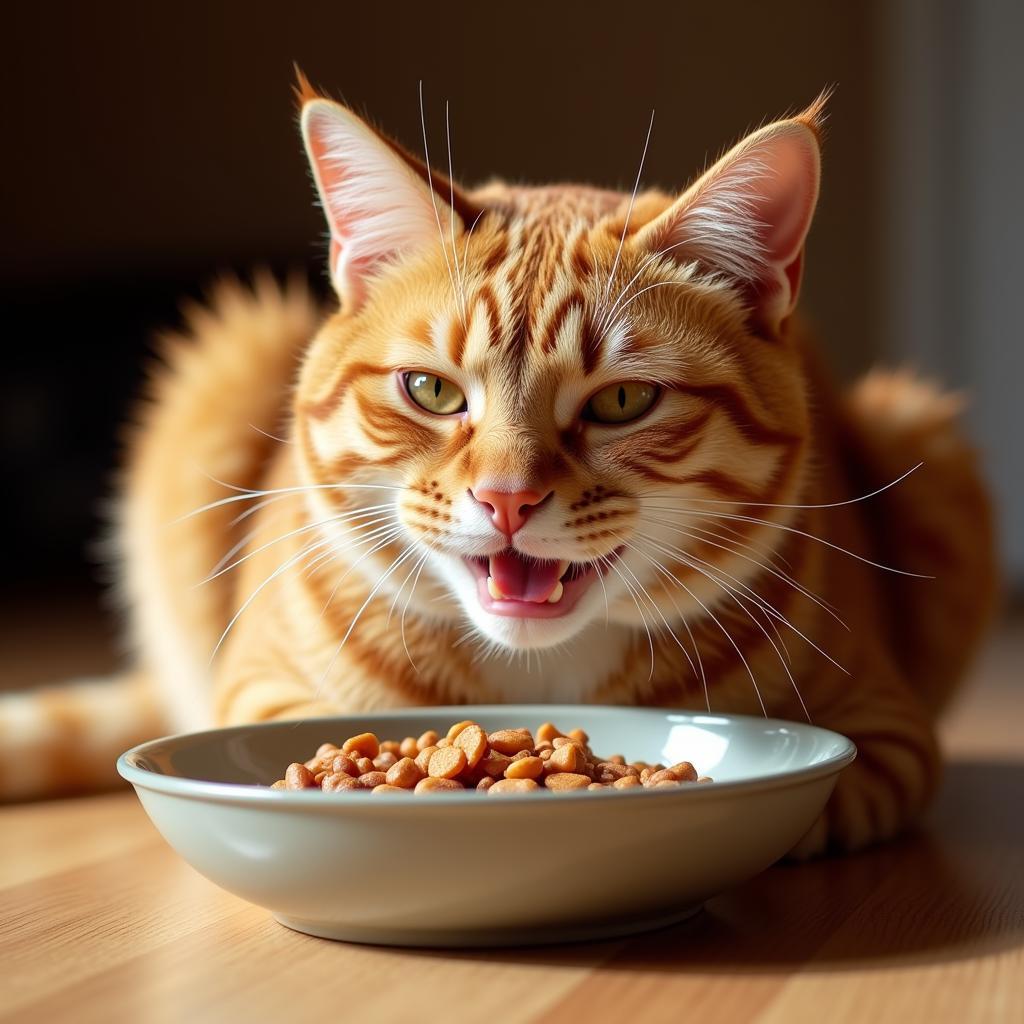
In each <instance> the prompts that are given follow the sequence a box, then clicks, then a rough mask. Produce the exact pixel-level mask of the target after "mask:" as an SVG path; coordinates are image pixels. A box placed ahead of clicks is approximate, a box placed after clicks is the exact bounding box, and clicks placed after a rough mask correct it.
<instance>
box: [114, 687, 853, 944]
mask: <svg viewBox="0 0 1024 1024" xmlns="http://www.w3.org/2000/svg"><path fill="white" fill-rule="evenodd" d="M464 718H472V719H474V720H476V721H479V722H480V723H481V725H483V726H484V728H485V729H488V730H494V729H501V728H509V727H521V726H528V727H530V728H531V729H536V728H537V726H539V725H540V724H541V723H542V722H545V721H549V720H550V721H554V722H556V723H558V724H559V725H560V726H561V727H562V728H566V729H568V728H575V727H577V726H578V727H582V728H583V729H585V730H586V732H587V733H589V735H590V741H591V745H592V747H593V748H594V750H595V751H597V752H598V753H599V754H604V755H610V754H613V753H621V754H624V755H625V756H626V758H627V759H629V760H641V761H648V762H651V763H654V762H657V761H661V762H664V763H665V764H674V763H676V762H678V761H683V760H688V761H692V762H693V764H694V765H695V766H696V767H697V769H698V771H699V772H700V773H701V774H706V775H711V776H713V778H714V780H715V781H714V783H713V784H703V785H692V786H685V787H681V788H679V789H661V790H657V791H655V790H645V791H640V792H637V791H605V792H596V791H595V792H588V791H583V792H574V793H565V794H561V795H559V794H554V793H548V792H540V793H533V794H524V795H522V796H519V795H515V796H506V797H502V798H501V799H498V798H491V797H488V796H485V795H484V794H481V793H476V792H463V793H458V792H456V793H451V794H439V795H434V796H430V797H429V798H428V797H422V796H413V795H412V794H409V795H408V796H406V795H404V794H399V795H389V796H388V797H374V796H371V795H370V794H362V793H359V794H352V793H345V792H339V793H322V792H320V791H319V790H306V791H298V792H289V791H281V790H272V789H269V788H266V787H268V786H269V784H270V783H271V782H273V781H274V779H278V778H281V777H282V776H283V774H284V769H285V767H286V766H287V765H288V764H289V763H290V762H292V761H303V760H306V759H307V758H309V757H310V756H312V753H313V751H314V750H315V749H316V748H317V747H318V746H319V745H320V744H321V743H323V742H325V741H328V740H330V741H332V742H341V740H343V739H345V738H346V737H348V736H351V735H354V734H356V733H360V732H367V731H369V732H374V733H376V734H377V735H378V736H380V737H381V738H382V739H383V738H392V739H400V738H401V737H403V736H418V735H420V734H421V733H422V732H424V731H426V730H427V729H437V730H438V731H441V732H443V731H444V730H445V729H447V727H448V726H449V725H450V724H451V723H452V722H455V721H460V720H462V719H464ZM855 754H856V750H855V748H854V745H853V743H851V742H850V740H848V739H846V738H845V737H844V736H840V735H838V734H837V733H834V732H828V731H827V730H825V729H818V728H814V727H812V726H809V725H802V724H799V723H794V722H783V721H775V720H770V719H768V720H766V719H762V718H748V717H743V716H738V715H736V716H727V715H703V714H684V713H677V712H672V711H665V710H661V709H646V708H618V707H596V706H558V705H519V706H515V705H508V706H500V707H474V706H468V707H466V706H464V707H452V708H421V709H415V710H408V711H392V712H381V713H377V714H367V715H351V716H345V717H338V718H324V719H315V720H311V721H305V722H274V723H270V724H266V725H253V726H240V727H236V728H230V729H215V730H212V731H209V732H200V733H191V734H188V735H182V736H171V737H168V738H166V739H160V740H153V741H152V742H150V743H144V744H142V745H141V746H138V747H135V748H134V749H133V750H129V751H128V752H127V753H126V754H123V755H122V756H121V758H120V760H119V761H118V765H117V767H118V771H120V773H121V775H123V776H124V777H125V778H126V779H127V780H128V781H129V782H130V783H131V784H132V785H133V786H134V787H135V789H136V792H137V793H138V795H139V799H140V800H141V801H142V804H143V806H144V807H145V809H146V812H147V813H148V814H149V816H150V818H151V819H152V820H153V823H154V824H155V825H156V827H157V828H158V829H159V830H160V832H161V833H162V834H163V836H164V838H165V839H166V840H167V841H168V842H169V843H170V844H171V846H173V847H174V849H175V850H177V851H178V853H179V854H181V856H182V857H184V858H185V860H187V861H188V862H189V863H190V864H191V865H192V866H193V867H194V868H196V870H198V871H200V872H201V873H202V874H204V875H205V876H206V877H207V878H209V879H210V880H211V881H213V882H215V883H216V884H217V885H219V886H221V887H223V888H224V889H227V890H228V891H230V892H233V893H235V894H237V895H238V896H241V897H242V898H243V899H246V900H249V901H250V902H252V903H256V904H259V905H260V906H263V907H267V908H269V909H270V910H271V911H272V912H273V913H274V916H275V917H276V918H277V919H278V921H280V922H281V923H282V924H284V925H287V926H288V927H289V928H295V929H297V930H299V931H302V932H307V933H309V934H311V935H319V936H323V937H325V938H332V939H347V940H350V941H355V942H371V943H385V944H394V945H416V946H470V945H474V946H475V945H510V944H521V943H536V942H563V941H571V940H576V939H585V938H598V937H608V936H612V935H624V934H628V933H631V932H636V931H640V930H643V929H646V928H652V927H657V926H660V925H666V924H669V923H671V922H674V921H678V920H681V919H682V918H685V917H687V916H689V915H690V914H693V913H694V912H695V911H696V910H698V909H699V908H700V906H701V904H702V902H703V901H704V900H706V899H707V898H708V897H710V896H713V895H715V894H716V893H719V892H721V891H722V890H724V889H727V888H729V887H731V886H734V885H737V884H738V883H740V882H743V881H745V880H746V879H748V878H751V877H752V876H753V875H755V874H757V873H758V872H759V871H762V870H763V869H764V868H766V867H768V865H770V864H771V863H772V862H774V861H775V860H777V859H778V858H779V857H781V856H782V855H783V854H784V853H786V852H787V851H788V850H789V849H790V848H791V847H792V846H793V845H794V844H795V843H796V842H797V841H798V840H799V839H800V838H801V836H802V835H803V834H804V833H805V832H806V831H807V829H808V828H810V826H811V825H812V824H813V822H814V820H815V819H816V817H817V816H818V814H819V813H820V811H821V809H822V808H823V807H824V805H825V801H826V800H827V799H828V796H829V794H830V793H831V792H832V788H833V786H834V785H835V782H836V777H837V775H838V774H839V772H840V771H841V770H842V769H843V768H844V767H845V766H846V765H848V764H849V763H850V762H851V761H852V760H853V758H854V756H855Z"/></svg>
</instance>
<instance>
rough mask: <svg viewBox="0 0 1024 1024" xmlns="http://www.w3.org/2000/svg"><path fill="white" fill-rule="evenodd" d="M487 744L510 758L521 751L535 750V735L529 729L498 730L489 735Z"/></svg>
mask: <svg viewBox="0 0 1024 1024" xmlns="http://www.w3.org/2000/svg"><path fill="white" fill-rule="evenodd" d="M487 742H488V744H490V746H491V748H492V749H493V750H497V751H498V753H499V754H507V755H508V756H509V757H511V756H512V755H513V754H518V753H519V751H520V750H533V735H532V733H531V732H530V730H529V729H498V731H497V732H492V733H489V734H488V736H487Z"/></svg>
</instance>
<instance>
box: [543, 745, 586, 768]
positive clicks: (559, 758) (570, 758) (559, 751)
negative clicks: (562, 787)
mask: <svg viewBox="0 0 1024 1024" xmlns="http://www.w3.org/2000/svg"><path fill="white" fill-rule="evenodd" d="M585 765H586V758H585V757H584V756H583V751H582V750H580V748H579V747H577V746H576V744H575V743H566V744H565V745H564V746H561V747H558V748H556V749H555V751H554V752H553V753H552V755H551V756H550V757H549V758H548V759H547V762H546V769H547V771H549V772H579V770H580V769H581V768H583V767H584V766H585Z"/></svg>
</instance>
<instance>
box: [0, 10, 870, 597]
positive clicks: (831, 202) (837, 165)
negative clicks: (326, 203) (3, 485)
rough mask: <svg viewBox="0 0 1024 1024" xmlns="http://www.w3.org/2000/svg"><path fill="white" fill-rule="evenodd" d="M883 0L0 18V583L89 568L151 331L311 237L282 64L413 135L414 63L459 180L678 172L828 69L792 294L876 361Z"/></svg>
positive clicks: (287, 260)
mask: <svg viewBox="0 0 1024 1024" xmlns="http://www.w3.org/2000/svg"><path fill="white" fill-rule="evenodd" d="M884 9H885V4H884V3H882V2H881V0H878V2H877V3H864V4H846V3H834V4H821V3H814V2H797V0H786V2H775V3H772V4H755V3H749V4H719V5H708V4H703V3H701V4H697V3H680V2H674V3H654V4H632V5H626V4H623V3H621V2H617V3H604V2H592V3H561V4H556V3H550V2H547V3H534V2H520V3H516V4H514V5H490V6H487V5H480V4H468V3H462V2H455V3H448V4H445V5H443V6H442V7H436V6H435V7H430V6H422V5H413V4H406V3H399V4H390V5H366V4H360V5H356V4H351V3H348V4H346V3H338V2H336V0H335V2H332V3H306V4H302V5H282V4H274V3H259V2H249V3H239V2H228V0H222V2H208V3H204V4H195V3H188V2H183V3H175V4H173V5H172V4H153V5H145V4H128V3H120V4H119V3H92V4H88V5H86V4H77V3H70V2H65V3H56V4H52V3H51V4H49V5H45V6H44V5H41V4H36V5H18V6H17V7H12V8H9V9H8V11H7V12H6V33H5V36H6V42H5V43H4V46H5V49H6V53H5V55H4V60H3V61H2V62H0V78H2V79H3V88H2V90H0V96H2V97H3V99H2V102H3V103H4V106H5V110H4V135H5V141H6V145H5V147H4V148H5V154H6V155H5V158H4V162H3V174H2V180H3V190H4V202H3V204H2V207H0V210H2V212H0V216H2V218H3V220H2V230H0V275H2V284H0V294H2V298H3V303H4V316H5V320H6V323H7V325H8V328H9V330H10V331H11V332H12V333H11V334H10V335H9V337H10V338H11V339H12V340H11V342H10V343H9V345H8V351H9V352H10V358H11V362H10V364H9V365H8V368H7V371H6V372H5V374H4V376H3V384H2V394H0V398H2V402H0V415H2V417H3V420H2V424H0V425H2V436H3V438H4V462H5V465H4V467H3V468H4V473H5V477H6V479H7V480H8V481H9V482H10V487H11V489H12V492H13V493H16V494H17V500H16V503H14V504H13V505H10V504H8V507H7V508H6V509H5V511H4V515H5V516H6V517H7V518H8V521H6V522H5V523H4V526H5V527H6V528H7V531H6V535H9V536H10V535H13V536H17V537H18V538H20V542H19V544H18V545H17V550H16V551H15V552H14V553H13V555H12V556H11V559H10V561H9V563H8V566H7V572H6V574H5V575H6V580H7V582H9V583H14V582H19V581H20V582H21V583H23V582H24V581H26V580H29V579H38V578H45V577H47V576H58V575H59V576H77V577H79V578H86V577H91V576H92V574H93V570H92V569H91V568H90V567H89V563H88V562H87V561H86V560H84V558H83V555H82V550H83V544H84V541H85V539H86V538H87V537H88V536H90V535H92V534H95V532H96V529H97V520H96V515H95V509H96V507H97V502H98V500H99V499H100V497H101V496H102V495H103V494H104V492H105V491H106V490H107V481H108V480H109V476H110V473H111V471H112V468H113V467H114V465H115V464H116V446H115V444H114V439H115V436H116V434H117V429H118V427H117V425H118V423H119V422H120V421H121V420H122V419H123V417H124V415H125V413H126V410H127V409H128V408H129V407H130V399H131V395H132V394H133V392H134V391H135V389H136V387H137V385H138V381H139V372H140V367H141V366H142V365H143V363H144V360H145V358H146V353H147V345H148V338H149V336H150V333H151V331H152V330H153V329H154V328H156V327H159V326H160V325H162V324H166V323H168V322H173V321H174V319H175V308H176V303H177V300H178V298H179V296H181V295H183V294H185V295H198V294H200V293H201V290H202V287H203V285H204V282H206V281H208V280H209V278H210V276H211V275H212V274H213V273H214V272H215V271H217V270H218V269H220V268H234V269H237V270H239V271H245V270H246V268H248V267H251V266H252V265H254V264H256V263H264V264H269V265H271V266H272V267H275V268H278V269H284V268H287V267H289V266H294V265H300V266H305V267H307V268H308V270H309V273H310V275H311V277H312V279H313V280H314V281H317V282H321V281H322V265H323V261H322V251H321V250H322V244H323V243H322V225H321V223H320V218H319V214H318V212H317V211H316V210H315V208H314V206H313V203H312V190H311V188H310V185H309V182H308V178H307V173H306V170H305V167H304V164H303V160H302V156H301V152H300V146H299V141H298V137H297V133H296V129H295V124H294V108H293V101H292V97H291V83H292V62H293V61H298V62H299V63H300V64H301V65H302V67H303V68H304V69H305V70H306V72H307V73H308V74H309V76H310V77H311V79H312V80H313V81H314V82H315V83H317V84H319V85H322V86H323V87H325V88H327V89H329V90H330V91H332V92H333V93H334V94H336V95H339V96H341V97H343V98H345V99H346V100H347V101H348V102H350V103H351V104H353V105H354V106H355V108H356V109H357V110H360V111H362V112H365V113H366V114H368V115H369V116H370V117H371V118H372V119H374V120H375V121H376V122H377V123H379V124H381V125H382V126H384V127H385V128H386V129H387V130H388V131H390V132H391V133H393V134H395V135H397V136H398V137H399V138H400V139H401V140H402V141H404V142H405V143H407V144H408V145H410V146H411V147H413V148H418V147H419V146H420V144H421V143H420V124H419V112H418V106H417V81H418V80H419V79H421V78H422V79H423V80H424V83H425V90H426V96H427V106H428V118H429V123H428V127H429V129H430V133H431V139H432V143H433V152H434V154H435V157H436V155H437V154H439V153H441V152H442V147H443V140H444V136H443V124H444V122H443V114H444V105H443V100H444V99H445V98H449V99H450V100H451V102H452V142H453V149H454V158H455V171H456V175H457V176H459V177H460V178H462V179H463V180H465V181H468V182H474V181H480V180H483V179H486V178H487V177H490V176H492V175H494V174H500V175H502V176H506V177H510V178H513V179H517V180H524V181H543V180H547V179H576V180H589V181H594V182H598V183H601V184H606V185H618V186H620V187H628V186H629V185H631V184H632V179H633V176H634V175H635V173H636V167H637V163H638V161H639V158H640V152H641V148H642V144H643V137H644V132H645V130H646V125H647V119H648V117H649V114H650V110H651V108H652V107H653V108H655V109H656V112H657V113H656V121H655V127H654V135H653V139H652V144H651V149H650V152H649V154H648V158H647V164H646V170H645V175H644V178H645V181H646V182H647V183H648V184H659V185H662V186H666V187H673V188H674V187H680V186H682V185H684V184H685V183H686V181H687V180H688V179H689V178H690V177H691V176H692V175H693V174H694V173H696V172H697V171H699V170H700V169H701V168H702V167H703V166H704V164H705V162H706V161H707V160H709V159H711V158H713V157H714V156H715V155H716V153H717V152H718V151H719V150H720V149H721V148H722V147H723V146H725V145H727V144H728V143H730V142H732V141H734V140H735V139H736V138H737V137H738V136H739V135H741V134H742V133H743V132H744V131H745V130H747V129H748V128H750V127H753V126H756V125H757V124H759V123H760V122H761V121H762V120H764V119H765V118H770V117H772V116H775V115H778V114H781V113H784V112H786V111H788V110H792V109H794V108H799V107H800V106H803V105H804V104H806V103H807V102H809V101H810V100H811V99H813V98H814V96H815V95H816V94H817V93H818V92H819V90H820V89H821V88H822V87H823V86H825V85H828V84H833V83H835V84H836V85H837V86H838V88H837V91H836V94H835V97H834V99H833V101H832V104H831V108H830V110H831V118H830V122H829V129H828V139H827V145H826V154H825V181H824V191H823V196H822V201H821V206H820V212H819V215H818V219H817V222H816V225H815V228H814V230H813V233H812V237H811V242H810V255H809V265H808V271H807V278H806V284H805V293H804V295H805V309H806V310H807V312H808V313H809V314H810V315H811V316H812V317H813V318H814V319H815V320H816V321H817V322H818V324H819V326H820V328H821V331H822V336H823V339H824V341H825V344H826V346H827V348H828V350H829V352H830V354H831V356H832V359H833V362H834V363H835V365H836V366H837V368H838V369H839V371H840V372H841V373H843V374H846V375H849V374H850V373H853V372H855V371H857V370H859V369H862V368H864V367H866V366H867V365H869V364H870V363H871V362H872V361H874V360H875V359H877V358H879V357H880V356H882V355H883V354H884V352H883V347H882V341H881V340H880V339H883V338H884V337H885V336H886V331H885V326H884V324H883V323H882V317H883V307H882V306H881V304H880V296H881V295H882V293H883V291H884V288H883V282H882V281H881V280H880V275H879V272H878V265H879V259H878V250H879V245H880V244H881V242H880V240H881V239H883V238H885V237H887V236H886V230H887V224H884V223H883V222H882V218H881V215H880V213H879V211H880V209H882V208H883V207H884V200H885V197H886V196H887V195H888V193H887V191H886V189H887V187H888V180H887V169H886V167H885V166H884V163H883V162H881V161H880V160H879V155H878V154H879V147H880V146H881V145H882V144H883V142H884V139H885V128H884V123H883V120H882V118H883V112H884V109H885V105H884V104H883V103H882V102H881V97H880V94H879V79H878V62H879V59H880V56H879V55H880V53H882V52H883V50H884V47H882V46H881V45H880V39H879V33H880V32H887V31H888V28H886V27H885V26H887V24H888V21H887V19H886V18H885V17H883V16H882V15H881V13H880V12H881V11H884Z"/></svg>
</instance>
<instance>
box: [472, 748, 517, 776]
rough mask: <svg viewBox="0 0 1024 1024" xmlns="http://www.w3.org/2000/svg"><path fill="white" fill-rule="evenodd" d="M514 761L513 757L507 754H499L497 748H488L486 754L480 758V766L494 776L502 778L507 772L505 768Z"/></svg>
mask: <svg viewBox="0 0 1024 1024" xmlns="http://www.w3.org/2000/svg"><path fill="white" fill-rule="evenodd" d="M511 763H512V758H511V757H508V756H506V755H505V754H499V753H498V751H497V750H488V751H487V753H486V755H485V756H484V757H482V758H481V759H480V763H479V765H477V767H478V768H482V769H483V770H484V771H485V772H486V773H487V774H488V775H490V776H492V777H493V778H500V777H501V776H502V775H504V774H505V769H506V768H507V767H508V766H509V765H510V764H511Z"/></svg>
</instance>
